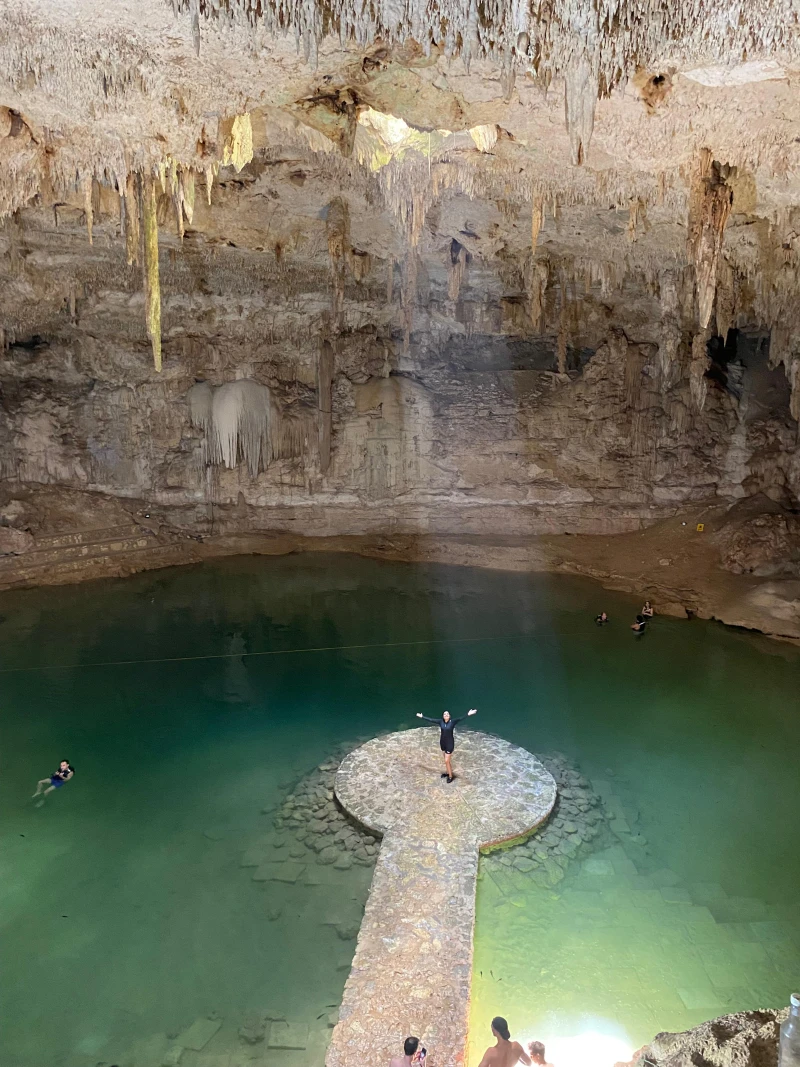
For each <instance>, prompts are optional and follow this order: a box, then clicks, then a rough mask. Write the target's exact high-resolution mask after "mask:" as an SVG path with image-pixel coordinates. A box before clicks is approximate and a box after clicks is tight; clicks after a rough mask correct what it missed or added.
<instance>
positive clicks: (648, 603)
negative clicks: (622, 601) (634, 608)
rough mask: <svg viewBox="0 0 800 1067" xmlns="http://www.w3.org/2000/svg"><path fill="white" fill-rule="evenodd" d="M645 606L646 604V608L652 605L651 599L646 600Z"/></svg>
mask: <svg viewBox="0 0 800 1067" xmlns="http://www.w3.org/2000/svg"><path fill="white" fill-rule="evenodd" d="M644 606H645V607H646V608H649V607H650V601H649V600H645V602H644Z"/></svg>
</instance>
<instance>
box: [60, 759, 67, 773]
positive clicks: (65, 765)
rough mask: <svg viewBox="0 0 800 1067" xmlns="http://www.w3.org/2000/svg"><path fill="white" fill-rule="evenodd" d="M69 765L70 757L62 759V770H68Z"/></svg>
mask: <svg viewBox="0 0 800 1067" xmlns="http://www.w3.org/2000/svg"><path fill="white" fill-rule="evenodd" d="M68 767H69V760H68V759H62V761H61V770H62V771H66V770H67V768H68Z"/></svg>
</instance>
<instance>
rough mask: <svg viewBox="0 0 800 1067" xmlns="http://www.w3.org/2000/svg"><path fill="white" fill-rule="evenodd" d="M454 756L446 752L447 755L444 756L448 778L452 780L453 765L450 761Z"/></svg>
mask: <svg viewBox="0 0 800 1067" xmlns="http://www.w3.org/2000/svg"><path fill="white" fill-rule="evenodd" d="M452 755H453V754H452V752H445V754H444V765H445V767H446V768H447V777H448V778H452V777H453V765H452V763H451V762H450V760H451V759H452Z"/></svg>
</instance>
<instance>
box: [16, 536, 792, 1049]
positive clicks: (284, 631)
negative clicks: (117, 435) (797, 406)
mask: <svg viewBox="0 0 800 1067" xmlns="http://www.w3.org/2000/svg"><path fill="white" fill-rule="evenodd" d="M638 606H639V605H638V603H636V602H634V601H632V600H631V599H630V598H629V597H624V596H621V595H618V594H612V593H607V592H603V591H602V590H600V589H599V588H598V587H597V586H595V585H594V584H591V583H588V582H582V581H578V580H572V579H567V578H553V577H547V576H522V575H516V574H505V573H502V572H483V571H473V570H467V569H461V568H448V567H441V566H410V565H400V564H398V565H395V564H383V563H378V562H373V561H368V560H362V559H357V558H351V557H343V556H322V555H319V556H317V555H312V556H294V557H288V558H283V559H272V560H270V559H263V558H240V559H236V560H228V561H224V562H221V563H218V564H214V565H206V566H203V567H198V568H182V569H176V570H173V571H162V572H158V573H157V574H150V575H141V576H138V577H136V578H132V579H128V580H126V581H115V582H100V583H90V584H85V585H81V586H76V587H68V588H60V589H47V590H27V591H20V592H16V593H6V594H2V596H0V615H2V617H3V618H2V621H1V622H0V637H2V640H1V641H0V649H2V658H1V659H0V670H2V673H0V687H1V690H2V717H1V718H0V722H2V751H3V755H4V762H3V774H2V776H0V798H1V799H2V805H3V813H4V817H3V820H2V825H1V826H0V958H2V960H3V966H2V968H1V969H0V1000H1V1001H2V1003H3V1006H4V1019H3V1023H2V1031H3V1033H2V1045H3V1050H4V1052H3V1063H4V1065H7V1067H41V1065H42V1064H43V1063H48V1064H50V1065H53V1067H93V1065H95V1064H97V1063H98V1062H105V1063H119V1064H121V1065H127V1064H135V1065H136V1067H157V1065H159V1064H160V1063H161V1059H162V1058H163V1054H164V1051H165V1050H166V1049H167V1048H169V1046H170V1044H172V1043H174V1040H175V1035H180V1034H181V1033H182V1032H183V1031H185V1030H186V1028H187V1027H189V1026H190V1025H191V1024H192V1023H193V1022H194V1021H195V1020H196V1019H198V1018H204V1017H206V1016H207V1015H208V1014H209V1013H216V1014H217V1015H218V1017H219V1018H220V1020H221V1021H222V1025H221V1027H220V1029H219V1030H218V1032H217V1033H216V1034H215V1035H214V1036H213V1037H212V1038H211V1040H210V1041H209V1043H208V1044H207V1045H206V1047H205V1048H204V1049H203V1051H202V1052H186V1053H185V1054H184V1056H183V1059H182V1060H181V1067H237V1065H239V1064H241V1063H244V1062H246V1061H247V1060H249V1059H252V1058H255V1059H256V1060H258V1058H259V1057H261V1058H262V1060H263V1057H264V1055H265V1052H264V1046H263V1045H256V1046H249V1045H245V1044H243V1043H242V1042H241V1041H240V1040H239V1038H238V1037H237V1031H238V1028H239V1027H240V1026H241V1025H242V1024H243V1023H244V1022H245V1021H246V1019H247V1017H248V1016H249V1015H250V1014H252V1013H253V1012H258V1011H263V1010H265V1009H269V1010H270V1011H272V1012H273V1013H275V1014H283V1015H285V1016H286V1017H287V1018H288V1019H289V1020H290V1021H292V1022H294V1023H296V1024H298V1025H299V1026H301V1027H308V1040H307V1046H308V1047H307V1048H306V1049H305V1050H304V1051H299V1050H298V1051H294V1052H288V1051H287V1052H281V1051H277V1050H276V1051H272V1050H270V1053H269V1055H270V1056H271V1059H269V1060H268V1062H269V1063H270V1065H273V1064H274V1065H275V1067H283V1065H285V1067H292V1065H295V1064H296V1065H297V1067H300V1065H301V1064H302V1065H303V1067H315V1065H317V1064H320V1063H321V1062H322V1057H323V1055H324V1044H325V1040H326V1035H327V1033H328V1031H327V1027H326V1025H325V1018H324V1016H325V1014H326V1013H327V1012H329V1011H330V1010H331V1005H335V1004H336V1003H337V1002H338V1000H339V998H340V996H341V991H342V988H343V985H344V981H345V978H346V976H347V971H348V969H349V964H350V960H351V958H352V952H353V948H354V943H353V942H352V941H346V940H342V939H341V938H340V936H338V934H337V932H336V930H335V929H334V926H333V925H332V924H334V923H336V922H341V921H342V920H347V919H348V917H352V916H353V915H354V914H358V910H359V907H360V905H361V904H362V903H363V901H364V899H365V898H366V894H367V891H368V882H369V876H370V872H369V871H368V870H364V869H360V868H357V869H354V870H350V871H333V870H332V869H331V868H321V867H320V868H316V869H315V868H314V867H313V866H311V865H309V866H308V868H307V871H306V873H305V874H304V875H303V877H302V878H301V879H300V880H299V881H298V883H297V884H295V885H283V884H279V883H274V882H268V883H264V882H254V881H253V879H252V873H253V872H252V869H249V868H242V867H241V866H240V862H241V858H242V855H243V853H244V851H246V850H247V849H248V848H250V847H251V846H252V845H253V844H254V843H257V842H259V841H260V840H262V839H263V838H264V835H265V834H267V832H268V830H269V826H270V816H269V815H264V814H262V809H263V808H265V807H266V808H269V807H270V806H271V805H273V804H274V803H276V802H277V801H278V800H279V799H280V798H281V797H282V796H283V795H284V794H285V793H286V792H287V791H288V790H289V789H291V787H292V783H293V782H294V781H295V780H296V779H297V777H298V776H300V775H301V774H303V773H305V772H306V771H308V770H310V769H311V768H313V767H314V766H315V765H316V764H317V763H319V762H320V761H322V760H324V759H325V757H326V755H327V754H328V753H330V752H331V751H332V750H333V749H334V748H335V746H336V745H338V744H340V743H341V742H343V741H348V740H353V741H355V740H356V739H357V738H358V737H360V736H365V735H371V734H374V733H376V732H378V731H380V730H383V729H395V728H398V727H399V726H401V725H412V726H413V725H415V724H416V721H415V720H414V719H413V714H414V712H416V711H418V710H421V711H423V712H424V713H426V714H428V713H431V712H433V711H436V710H439V709H442V708H444V707H449V708H450V709H455V710H457V709H465V708H467V707H473V706H475V707H478V709H479V712H480V717H479V719H478V720H476V724H477V725H482V726H484V727H485V728H487V729H490V730H493V731H497V732H498V733H501V734H502V735H503V736H505V737H507V738H509V739H510V740H512V741H514V742H517V743H519V744H522V745H524V746H526V747H528V748H530V749H531V750H533V751H537V750H539V751H545V750H560V751H561V752H563V753H565V754H566V755H567V756H568V757H569V758H570V759H571V760H572V761H574V762H575V764H576V765H577V766H578V767H579V768H580V769H581V771H582V772H583V773H585V774H587V775H588V776H589V777H590V778H591V779H592V780H593V781H595V782H596V783H597V785H598V788H600V789H602V790H603V791H604V795H605V796H606V798H607V801H608V804H609V805H610V806H611V807H613V808H614V810H615V811H616V812H617V817H618V818H620V819H624V820H627V822H628V825H629V826H630V827H631V829H632V830H634V831H635V832H636V834H637V835H638V841H639V843H638V844H632V843H631V842H632V841H633V838H631V837H630V835H628V837H625V836H624V835H623V837H621V838H619V840H616V839H615V843H614V844H613V845H612V846H611V847H608V848H606V851H605V852H604V853H602V854H601V853H597V854H595V855H593V856H592V857H591V859H590V860H589V861H588V862H586V861H579V862H576V863H575V864H574V865H573V867H572V868H570V871H569V873H568V876H567V878H566V879H565V881H564V882H563V883H561V884H560V885H559V886H558V887H556V889H555V890H552V891H549V890H540V889H536V888H535V887H533V886H532V884H531V883H530V881H529V880H526V879H525V877H524V876H523V875H520V876H519V877H518V878H517V879H514V877H513V875H510V876H509V878H507V879H505V880H500V879H494V878H490V877H486V876H485V871H484V876H483V877H482V878H481V880H480V882H479V891H478V915H477V928H476V951H475V977H474V986H473V1005H472V1027H471V1049H472V1053H473V1060H474V1061H475V1062H477V1058H478V1056H477V1054H478V1052H479V1051H482V1049H483V1048H484V1047H485V1045H486V1043H487V1041H486V1040H485V1037H486V1035H487V1025H488V1020H489V1019H490V1018H491V1017H492V1015H494V1014H497V1013H501V1014H504V1015H506V1016H507V1017H508V1018H509V1020H510V1022H511V1025H512V1030H513V1031H515V1032H516V1033H517V1034H519V1035H520V1036H526V1037H528V1038H532V1037H542V1038H547V1039H548V1040H555V1039H558V1038H564V1037H568V1038H569V1037H575V1036H576V1035H578V1034H582V1033H586V1032H587V1031H592V1030H596V1031H601V1032H614V1033H616V1034H617V1035H618V1036H619V1037H620V1040H621V1041H622V1042H623V1043H625V1044H627V1045H628V1046H630V1047H635V1046H636V1045H638V1044H639V1043H641V1042H643V1041H644V1040H646V1039H647V1038H649V1037H650V1036H652V1034H653V1033H654V1032H655V1031H657V1030H660V1029H673V1028H683V1027H685V1026H689V1025H692V1024H694V1023H695V1022H698V1021H700V1020H701V1019H704V1018H708V1017H710V1016H712V1015H715V1014H719V1013H720V1012H722V1011H727V1010H734V1009H736V1008H744V1007H750V1006H755V1005H758V1004H770V1005H773V1004H774V1005H777V1004H784V1003H787V1002H788V996H789V993H790V992H791V988H792V987H793V986H797V985H800V967H798V963H797V961H798V958H800V953H799V952H798V943H799V942H800V919H799V918H798V914H799V913H800V909H799V908H798V896H800V891H799V890H798V886H800V851H798V849H797V847H796V836H797V835H796V828H795V819H796V812H797V811H798V807H799V806H800V805H799V803H798V802H800V776H798V773H797V768H798V756H799V755H800V735H799V733H798V729H797V711H796V706H797V705H796V700H797V681H798V664H799V663H800V656H798V653H797V651H796V650H795V649H792V648H787V647H784V646H781V645H777V644H775V643H772V642H769V641H767V640H766V639H759V638H757V637H753V636H750V635H746V634H739V633H736V632H732V631H729V630H726V629H724V628H722V627H720V626H717V625H714V624H709V623H702V622H691V623H688V622H680V621H676V620H670V619H657V620H656V621H655V622H654V624H653V625H652V627H651V630H650V632H649V633H648V634H647V635H646V636H645V638H644V639H643V640H638V639H634V638H633V635H632V634H631V633H630V631H629V630H628V624H629V621H630V618H631V616H632V613H633V612H634V611H635V610H636V609H637V608H638ZM601 608H605V609H606V610H607V611H609V613H610V614H611V616H612V624H611V625H610V626H609V627H608V628H606V629H603V630H599V629H597V628H596V627H595V626H594V625H593V623H592V618H593V616H594V614H595V613H596V612H597V611H598V610H600V609H601ZM407 642H412V643H407ZM332 646H336V648H337V649H338V650H331V648H332ZM341 646H369V647H350V648H342V647H341ZM299 648H314V649H323V651H314V652H304V653H296V652H292V651H288V652H287V651H286V650H294V649H299ZM264 652H274V653H280V654H275V655H272V654H270V655H254V654H253V653H264ZM243 653H247V655H242V654H243ZM284 653H285V654H284ZM204 656H210V657H222V658H188V659H184V658H183V657H204ZM154 659H159V660H160V659H163V660H167V661H165V662H150V663H147V662H142V661H147V660H154ZM120 660H135V661H137V662H135V663H119V662H117V661H120ZM108 663H115V664H116V665H108V666H96V665H95V666H91V665H90V664H108ZM62 664H70V665H81V664H82V665H83V666H76V667H73V668H71V669H51V668H54V667H56V666H57V665H62ZM19 668H33V669H30V670H24V671H20V670H19ZM42 668H47V669H42ZM62 756H66V757H68V758H69V759H70V760H71V761H72V763H73V764H74V765H75V767H76V769H77V773H76V776H75V779H74V780H73V781H72V782H70V783H69V784H68V785H67V786H65V787H64V788H63V789H62V790H60V791H59V792H58V793H57V794H55V795H52V796H51V797H50V798H48V800H47V802H46V804H45V805H44V806H43V807H42V808H36V807H34V805H33V803H32V802H31V801H29V799H28V798H29V796H30V794H31V793H32V792H33V789H34V786H35V784H36V781H37V779H39V778H41V777H43V776H44V775H45V774H49V773H50V772H51V771H52V770H54V769H55V767H56V764H57V761H58V760H59V759H60V758H61V757H62ZM642 838H643V839H644V841H645V843H644V844H643V843H642ZM595 1040H597V1041H599V1040H600V1039H595ZM556 1047H557V1046H556ZM597 1047H599V1045H598V1046H597ZM566 1057H567V1053H566V1052H564V1054H563V1057H562V1060H563V1063H562V1067H563V1064H566V1062H567V1060H566ZM559 1062H560V1061H557V1067H559Z"/></svg>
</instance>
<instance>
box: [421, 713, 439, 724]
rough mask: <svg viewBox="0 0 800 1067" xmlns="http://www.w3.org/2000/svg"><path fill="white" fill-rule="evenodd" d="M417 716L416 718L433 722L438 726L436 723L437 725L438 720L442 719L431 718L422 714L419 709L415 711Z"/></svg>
mask: <svg viewBox="0 0 800 1067" xmlns="http://www.w3.org/2000/svg"><path fill="white" fill-rule="evenodd" d="M417 718H418V719H424V720H425V722H432V723H435V724H436V725H437V726H438V725H439V723H440V722H441V721H442V720H441V719H432V718H431V717H430V715H423V714H422V712H421V711H418V712H417Z"/></svg>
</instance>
